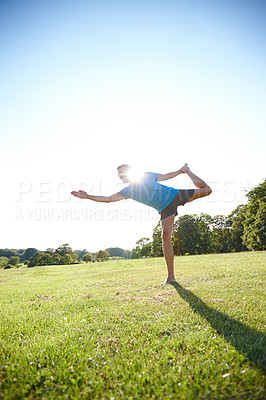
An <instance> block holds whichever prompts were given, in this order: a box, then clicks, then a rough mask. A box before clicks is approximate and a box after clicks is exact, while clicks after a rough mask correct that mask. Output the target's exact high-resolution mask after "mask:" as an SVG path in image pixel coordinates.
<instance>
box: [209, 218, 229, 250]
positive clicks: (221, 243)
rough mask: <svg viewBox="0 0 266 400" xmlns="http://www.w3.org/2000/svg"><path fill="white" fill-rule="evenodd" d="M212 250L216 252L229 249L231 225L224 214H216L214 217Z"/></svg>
mask: <svg viewBox="0 0 266 400" xmlns="http://www.w3.org/2000/svg"><path fill="white" fill-rule="evenodd" d="M212 225H213V229H212V250H213V251H214V253H226V252H227V251H229V246H228V242H229V226H230V222H229V221H228V219H227V217H226V216H224V215H216V216H215V217H214V218H213V223H212Z"/></svg>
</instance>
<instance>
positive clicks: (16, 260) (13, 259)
mask: <svg viewBox="0 0 266 400" xmlns="http://www.w3.org/2000/svg"><path fill="white" fill-rule="evenodd" d="M18 263H19V257H18V256H12V257H10V259H9V264H10V265H14V266H16V265H18Z"/></svg>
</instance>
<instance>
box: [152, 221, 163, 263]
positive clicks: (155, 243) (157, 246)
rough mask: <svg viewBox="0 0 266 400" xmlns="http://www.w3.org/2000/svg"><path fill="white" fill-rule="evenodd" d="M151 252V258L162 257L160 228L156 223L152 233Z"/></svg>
mask: <svg viewBox="0 0 266 400" xmlns="http://www.w3.org/2000/svg"><path fill="white" fill-rule="evenodd" d="M151 252H152V255H153V257H162V256H163V249H162V227H161V223H160V222H158V223H157V225H156V226H155V228H154V229H153V233H152V248H151Z"/></svg>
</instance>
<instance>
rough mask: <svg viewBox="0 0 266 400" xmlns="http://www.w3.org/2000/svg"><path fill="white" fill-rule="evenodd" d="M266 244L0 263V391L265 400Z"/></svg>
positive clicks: (34, 395)
mask: <svg viewBox="0 0 266 400" xmlns="http://www.w3.org/2000/svg"><path fill="white" fill-rule="evenodd" d="M265 258H266V252H252V253H251V252H248V253H238V254H223V255H222V254H218V255H206V256H205V255H202V256H186V257H177V258H176V259H175V263H176V277H177V279H178V282H179V283H178V284H176V285H167V286H165V287H161V285H160V283H161V282H162V281H163V280H164V278H165V275H166V267H165V264H164V260H163V258H156V259H145V260H120V261H109V262H104V263H95V264H87V265H86V264H82V265H75V266H49V267H35V268H20V269H14V270H5V271H4V270H2V271H0V295H1V328H0V337H1V339H0V345H1V356H0V383H1V384H0V399H1V398H3V399H56V400H58V399H189V400H190V399H230V400H231V399H263V398H265V392H263V390H264V389H263V388H264V384H265V379H264V378H265V375H263V372H264V373H265V369H263V368H265V363H264V362H265V358H263V347H264V350H265V335H264V334H263V329H264V326H265V321H263V317H264V311H265V304H264V298H263V294H264V290H263V289H264V288H263V272H264V271H265Z"/></svg>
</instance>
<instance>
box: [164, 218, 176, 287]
mask: <svg viewBox="0 0 266 400" xmlns="http://www.w3.org/2000/svg"><path fill="white" fill-rule="evenodd" d="M174 220H175V215H174V214H173V215H170V216H169V217H167V218H165V219H163V220H162V221H161V225H162V244H163V254H164V257H165V261H166V265H167V270H168V276H167V278H166V280H165V281H164V282H163V283H171V282H175V274H174V251H173V246H172V231H173V226H174Z"/></svg>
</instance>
